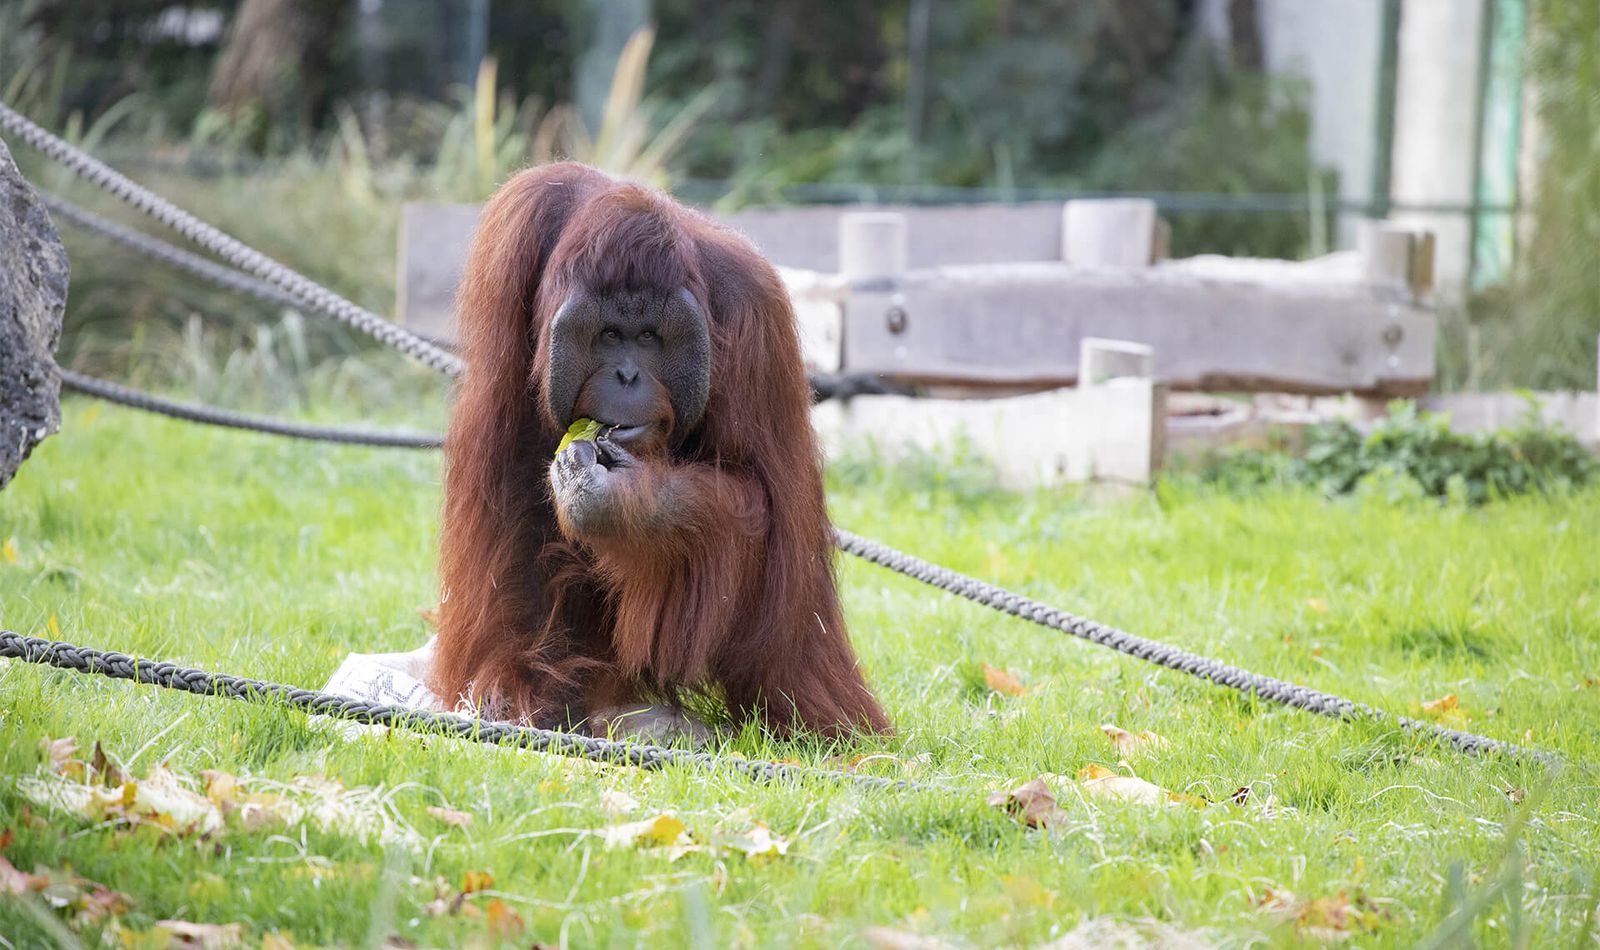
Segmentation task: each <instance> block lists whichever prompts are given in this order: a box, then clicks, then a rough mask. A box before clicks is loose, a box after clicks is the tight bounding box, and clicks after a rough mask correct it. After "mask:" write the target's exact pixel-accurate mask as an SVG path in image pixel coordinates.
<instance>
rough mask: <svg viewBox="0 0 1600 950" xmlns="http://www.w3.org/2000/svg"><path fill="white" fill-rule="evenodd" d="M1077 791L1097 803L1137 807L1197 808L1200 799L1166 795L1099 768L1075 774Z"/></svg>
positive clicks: (1153, 786)
mask: <svg viewBox="0 0 1600 950" xmlns="http://www.w3.org/2000/svg"><path fill="white" fill-rule="evenodd" d="M1078 787H1079V788H1082V789H1083V792H1084V794H1085V795H1087V796H1088V797H1090V798H1094V799H1099V800H1101V801H1123V802H1136V803H1138V804H1141V805H1161V806H1166V805H1172V804H1183V805H1198V806H1202V807H1203V806H1204V805H1205V804H1206V802H1205V800H1204V799H1200V798H1196V797H1194V796H1193V795H1185V794H1183V793H1181V792H1169V791H1167V790H1166V789H1164V788H1162V787H1161V786H1159V785H1156V784H1154V783H1153V782H1147V781H1145V780H1144V779H1142V778H1138V777H1137V776H1133V775H1123V774H1121V773H1119V772H1113V771H1112V770H1110V769H1108V768H1106V767H1105V766H1103V765H1086V766H1084V767H1083V768H1082V769H1080V770H1079V771H1078Z"/></svg>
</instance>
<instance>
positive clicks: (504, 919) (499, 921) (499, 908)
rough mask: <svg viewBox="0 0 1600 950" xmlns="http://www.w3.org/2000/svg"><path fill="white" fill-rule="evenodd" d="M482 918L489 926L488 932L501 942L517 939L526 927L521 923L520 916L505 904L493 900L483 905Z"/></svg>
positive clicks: (498, 900) (496, 899) (495, 899)
mask: <svg viewBox="0 0 1600 950" xmlns="http://www.w3.org/2000/svg"><path fill="white" fill-rule="evenodd" d="M483 916H484V918H485V920H486V921H487V922H488V925H489V932H490V933H491V934H493V935H494V936H496V937H499V938H500V939H502V940H505V939H509V938H512V937H517V936H520V935H521V934H522V932H523V931H524V930H527V929H528V925H527V924H526V923H524V922H523V920H522V915H521V914H518V913H517V912H516V911H514V910H512V909H511V908H509V907H507V906H506V904H505V902H504V901H502V900H500V899H498V898H493V899H491V900H490V901H489V902H488V903H487V904H484V905H483Z"/></svg>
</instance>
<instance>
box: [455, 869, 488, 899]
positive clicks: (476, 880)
mask: <svg viewBox="0 0 1600 950" xmlns="http://www.w3.org/2000/svg"><path fill="white" fill-rule="evenodd" d="M491 887H494V875H493V874H490V873H489V872H488V871H468V872H467V874H466V876H465V877H463V878H462V879H461V893H463V894H473V893H476V892H478V891H486V890H488V889H489V888H491Z"/></svg>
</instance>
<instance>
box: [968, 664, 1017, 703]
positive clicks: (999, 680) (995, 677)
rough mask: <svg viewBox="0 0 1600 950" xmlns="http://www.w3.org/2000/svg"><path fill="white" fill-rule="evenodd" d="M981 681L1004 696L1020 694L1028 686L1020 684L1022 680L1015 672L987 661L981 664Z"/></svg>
mask: <svg viewBox="0 0 1600 950" xmlns="http://www.w3.org/2000/svg"><path fill="white" fill-rule="evenodd" d="M969 669H970V667H969ZM983 682H984V685H986V686H988V687H989V688H990V689H992V690H994V691H995V692H997V693H1000V694H1002V695H1005V696H1021V695H1023V694H1024V693H1026V692H1027V691H1028V687H1026V686H1023V685H1022V681H1021V680H1019V679H1017V676H1016V674H1015V673H1012V672H1011V671H1010V670H1002V669H1000V668H999V667H997V666H990V665H989V664H987V663H985V664H983Z"/></svg>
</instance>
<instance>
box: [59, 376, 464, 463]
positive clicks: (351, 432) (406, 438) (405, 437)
mask: <svg viewBox="0 0 1600 950" xmlns="http://www.w3.org/2000/svg"><path fill="white" fill-rule="evenodd" d="M57 372H58V373H59V374H60V376H61V383H62V385H64V386H66V387H68V388H69V389H74V390H77V391H78V392H80V393H84V394H85V395H89V396H94V397H95V398H97V399H104V400H106V401H107V402H114V403H116V404H118V405H121V406H128V407H130V408H133V409H142V410H144V411H146V412H154V413H158V414H160V415H163V416H171V417H172V418H174V419H184V420H187V421H189V422H200V423H204V424H205V425H213V426H223V427H225V428H229V429H244V430H246V431H248V432H265V433H268V434H270V435H284V436H289V437H291V438H295V439H309V440H312V441H315V442H339V443H344V444H346V445H375V446H381V447H384V448H396V449H437V448H439V447H440V446H442V445H444V436H442V435H437V434H433V433H428V432H383V431H378V430H374V429H345V428H339V427H335V426H318V425H304V424H301V423H297V422H288V421H284V420H281V419H273V418H270V417H268V416H252V415H247V414H245V413H242V412H229V411H228V410H226V409H213V408H212V407H210V406H202V405H199V404H197V403H192V402H179V401H177V400H175V399H163V398H162V397H160V396H152V395H150V394H149V393H145V392H140V391H139V390H137V389H131V388H129V387H127V386H119V385H117V384H116V383H108V382H106V381H105V380H102V379H95V378H94V377H93V376H85V375H83V374H82V373H75V372H73V371H71V370H66V369H63V370H58V371H57Z"/></svg>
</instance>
